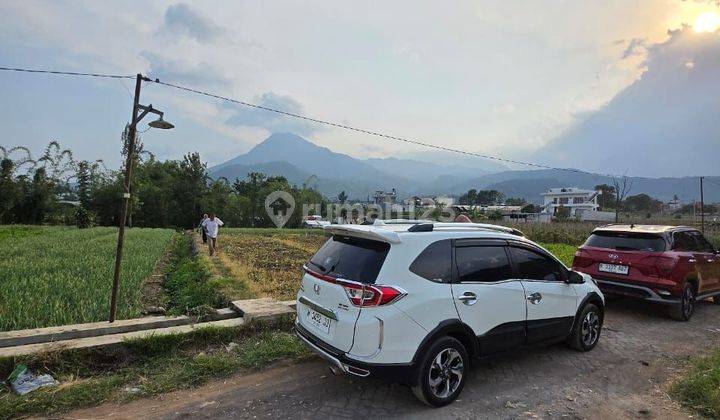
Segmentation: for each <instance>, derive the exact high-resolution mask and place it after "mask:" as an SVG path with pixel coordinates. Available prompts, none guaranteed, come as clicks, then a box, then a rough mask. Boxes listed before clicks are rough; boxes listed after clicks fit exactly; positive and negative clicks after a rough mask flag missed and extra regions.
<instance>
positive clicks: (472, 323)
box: [296, 221, 604, 406]
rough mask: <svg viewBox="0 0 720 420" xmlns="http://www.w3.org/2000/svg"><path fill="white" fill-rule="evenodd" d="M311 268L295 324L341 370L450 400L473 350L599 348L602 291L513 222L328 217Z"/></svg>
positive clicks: (432, 400) (433, 400) (441, 401)
mask: <svg viewBox="0 0 720 420" xmlns="http://www.w3.org/2000/svg"><path fill="white" fill-rule="evenodd" d="M325 230H326V231H328V232H329V233H330V234H332V237H331V238H330V239H328V241H327V242H326V243H325V244H324V245H323V246H322V248H320V250H318V252H317V253H316V254H315V255H314V256H313V257H312V258H311V259H310V261H308V263H307V264H306V265H305V266H304V271H305V273H304V275H303V279H302V283H301V285H300V290H299V292H298V295H297V321H296V329H297V333H298V335H299V337H300V338H301V339H302V340H303V341H304V342H305V344H306V345H307V346H309V347H310V348H311V349H312V350H314V351H315V352H317V353H318V354H319V355H320V356H321V357H323V358H324V359H326V360H328V361H329V362H330V363H331V364H332V367H333V370H334V371H342V372H344V373H347V374H351V375H356V376H362V377H365V376H373V377H382V378H387V379H391V380H393V381H397V382H402V383H405V384H407V385H409V386H411V387H412V389H413V391H414V393H415V395H417V397H418V398H419V399H420V400H422V401H424V402H425V403H427V404H430V405H432V406H442V405H445V404H448V403H450V402H452V401H453V400H454V399H455V398H456V397H457V396H458V394H460V391H461V390H462V388H463V385H464V383H465V379H466V377H467V375H468V373H469V365H470V358H471V357H477V356H486V355H490V354H493V353H497V352H499V351H502V350H506V349H509V348H513V347H517V346H520V345H524V344H535V343H551V342H557V341H563V340H565V341H566V342H567V343H568V344H569V345H570V346H572V347H573V348H575V349H577V350H580V351H588V350H591V349H592V348H593V347H595V345H596V344H597V341H598V339H599V337H600V330H601V327H602V322H603V309H604V298H603V295H602V293H601V292H600V290H599V289H598V287H597V285H596V284H595V283H594V281H593V280H592V278H591V277H589V276H587V275H584V274H580V273H576V272H573V271H570V270H569V269H568V268H566V267H565V266H564V265H563V264H562V263H561V262H560V261H558V260H557V259H556V258H555V257H554V256H553V255H552V254H550V253H549V252H548V251H546V250H545V249H543V248H542V247H540V246H538V245H537V244H535V243H534V242H532V241H530V240H528V239H526V238H524V237H523V236H522V233H520V232H518V231H517V230H513V229H510V228H505V227H501V226H495V225H483V224H470V223H417V224H410V223H404V224H384V223H383V222H380V221H378V222H376V223H375V225H368V226H359V225H332V226H327V227H325Z"/></svg>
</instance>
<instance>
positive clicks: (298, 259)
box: [214, 229, 577, 300]
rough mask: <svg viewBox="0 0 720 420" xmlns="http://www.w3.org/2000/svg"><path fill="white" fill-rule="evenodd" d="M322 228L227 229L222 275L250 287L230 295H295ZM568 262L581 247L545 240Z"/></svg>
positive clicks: (218, 260) (282, 297)
mask: <svg viewBox="0 0 720 420" xmlns="http://www.w3.org/2000/svg"><path fill="white" fill-rule="evenodd" d="M326 238H327V237H326V236H325V235H324V234H323V232H322V231H320V230H287V229H284V230H280V229H263V230H258V229H227V230H224V231H223V233H222V235H221V236H220V239H219V242H218V243H219V247H220V253H219V254H218V256H217V257H216V258H215V259H214V262H215V263H216V264H217V265H220V266H221V268H220V270H219V271H220V272H221V274H222V275H224V276H226V277H228V278H233V279H237V280H238V281H239V282H241V283H243V284H244V285H245V286H246V288H245V289H242V288H238V290H241V291H242V292H241V293H240V294H239V295H235V296H232V293H230V295H231V296H229V299H237V298H247V297H272V298H275V299H279V300H289V299H294V298H295V295H296V293H297V287H298V282H299V281H300V276H301V274H300V271H301V269H302V265H303V264H304V263H305V262H306V261H307V260H308V259H309V258H310V257H311V256H312V255H313V254H314V253H315V251H317V249H318V248H320V246H321V245H322V244H323V243H324V242H325V240H326ZM542 245H543V246H544V247H545V248H547V249H548V250H549V251H550V252H552V253H553V254H555V255H556V256H557V257H558V258H559V259H560V260H561V261H563V262H564V263H565V264H567V265H568V266H570V265H572V259H573V255H574V254H575V250H576V249H577V247H576V246H574V245H568V244H563V243H543V244H542Z"/></svg>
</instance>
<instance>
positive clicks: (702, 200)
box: [700, 176, 705, 235]
mask: <svg viewBox="0 0 720 420" xmlns="http://www.w3.org/2000/svg"><path fill="white" fill-rule="evenodd" d="M703 178H704V177H702V176H701V177H700V231H701V232H702V233H703V235H704V234H705V196H704V195H703Z"/></svg>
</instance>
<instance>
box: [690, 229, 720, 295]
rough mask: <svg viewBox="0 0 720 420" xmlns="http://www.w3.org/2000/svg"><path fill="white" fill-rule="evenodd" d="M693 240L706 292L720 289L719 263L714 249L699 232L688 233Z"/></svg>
mask: <svg viewBox="0 0 720 420" xmlns="http://www.w3.org/2000/svg"><path fill="white" fill-rule="evenodd" d="M688 233H689V235H690V236H692V237H693V239H695V243H696V246H697V259H699V260H701V261H702V262H701V271H702V275H703V276H704V279H705V284H706V287H707V289H708V290H717V289H719V288H720V261H718V256H717V254H716V253H715V248H714V247H713V246H712V244H711V243H710V242H708V240H707V239H705V237H704V236H703V234H702V233H700V232H699V231H690V232H688Z"/></svg>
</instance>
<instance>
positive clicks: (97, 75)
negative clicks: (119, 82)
mask: <svg viewBox="0 0 720 420" xmlns="http://www.w3.org/2000/svg"><path fill="white" fill-rule="evenodd" d="M0 70H2V71H16V72H22V73H44V74H59V75H64V76H89V77H104V78H109V79H134V78H135V76H130V75H121V74H102V73H81V72H75V71H58V70H37V69H23V68H17V67H0Z"/></svg>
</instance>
